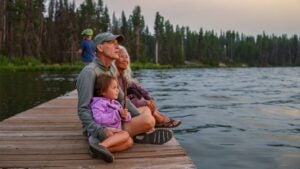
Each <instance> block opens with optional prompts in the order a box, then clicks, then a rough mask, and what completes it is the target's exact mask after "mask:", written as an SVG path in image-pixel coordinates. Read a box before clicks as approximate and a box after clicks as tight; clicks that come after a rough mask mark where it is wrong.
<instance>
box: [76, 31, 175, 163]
mask: <svg viewBox="0 0 300 169" xmlns="http://www.w3.org/2000/svg"><path fill="white" fill-rule="evenodd" d="M122 40H123V36H121V35H113V34H112V33H109V32H105V33H100V34H98V35H97V36H96V37H95V38H94V41H95V44H96V57H95V59H94V60H93V62H92V63H90V64H89V65H87V66H85V67H84V68H83V70H82V71H81V72H80V74H79V75H78V79H77V84H76V86H77V90H78V115H79V118H80V120H81V122H82V125H83V128H84V129H85V130H86V131H87V134H88V136H89V143H90V151H92V153H93V154H97V155H99V156H101V157H102V158H103V159H104V160H105V161H107V162H112V161H113V159H112V158H111V154H110V153H109V152H108V150H107V149H105V148H104V149H103V148H102V147H99V146H98V145H97V144H95V142H97V141H99V142H101V141H103V140H104V139H105V138H106V137H107V136H109V135H110V134H111V133H114V132H116V131H115V130H114V129H112V128H105V127H102V126H100V125H99V124H96V123H95V121H94V120H93V118H92V113H91V109H90V101H91V99H92V97H93V91H94V84H95V79H96V76H97V75H99V74H101V73H106V74H109V75H115V70H114V67H113V66H112V62H113V61H114V60H115V59H118V57H119V55H118V52H119V48H118V46H119V42H121V41H122ZM118 101H119V102H121V103H122V102H124V93H123V92H122V89H120V92H119V96H118ZM126 107H127V108H128V111H129V112H130V113H131V115H132V117H133V118H132V120H131V121H130V122H128V123H124V124H123V129H124V130H125V131H127V132H128V133H129V134H130V136H131V137H133V139H134V141H135V142H138V143H146V144H147V143H148V144H163V143H165V142H167V141H169V140H170V139H171V138H172V132H171V131H170V130H168V129H156V130H154V126H155V119H154V117H153V116H152V115H151V111H150V109H144V110H143V112H139V111H138V110H137V109H136V107H135V106H134V105H133V104H132V103H131V102H130V101H129V100H126ZM149 131H151V132H149ZM146 132H147V133H146ZM95 140H96V141H95Z"/></svg>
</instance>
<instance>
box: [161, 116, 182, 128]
mask: <svg viewBox="0 0 300 169" xmlns="http://www.w3.org/2000/svg"><path fill="white" fill-rule="evenodd" d="M180 124H181V121H180V120H174V119H171V118H170V120H169V121H168V122H166V123H161V124H156V125H155V128H175V127H178V126H179V125H180Z"/></svg>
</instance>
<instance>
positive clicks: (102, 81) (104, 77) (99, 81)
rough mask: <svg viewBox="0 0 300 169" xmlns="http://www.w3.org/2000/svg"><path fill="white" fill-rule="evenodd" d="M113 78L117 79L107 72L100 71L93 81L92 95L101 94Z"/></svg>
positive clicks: (97, 95) (98, 95)
mask: <svg viewBox="0 0 300 169" xmlns="http://www.w3.org/2000/svg"><path fill="white" fill-rule="evenodd" d="M113 80H116V81H117V79H116V78H115V77H113V76H110V75H108V74H104V73H102V74H100V75H98V76H97V78H96V81H95V87H94V96H96V97H100V96H102V93H103V92H105V91H106V90H107V89H108V87H109V85H110V84H111V82H112V81H113Z"/></svg>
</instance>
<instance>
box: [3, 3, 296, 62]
mask: <svg viewBox="0 0 300 169" xmlns="http://www.w3.org/2000/svg"><path fill="white" fill-rule="evenodd" d="M199 22H200V21H199ZM86 28H91V29H93V31H94V32H95V34H97V33H100V32H105V31H111V32H113V33H115V34H122V35H124V37H125V41H124V42H123V43H122V45H124V46H125V47H127V49H128V51H129V53H130V55H131V60H132V61H133V62H141V63H157V64H161V65H164V64H169V65H172V66H180V65H184V64H190V63H195V64H200V65H201V64H202V65H208V66H219V65H220V63H222V64H225V65H240V66H241V65H245V66H300V38H299V36H298V35H292V36H288V35H286V34H283V35H274V34H268V33H267V32H263V33H262V34H259V35H256V36H251V35H245V34H243V33H240V32H237V31H233V30H225V31H221V32H215V31H214V30H203V29H202V28H199V30H191V29H190V28H189V27H188V26H180V25H173V24H172V23H170V21H169V20H168V19H167V18H164V16H162V15H161V14H160V13H159V12H156V14H155V23H154V28H151V30H154V31H153V32H152V33H151V31H149V30H150V28H149V27H148V26H147V23H145V20H144V16H143V14H142V9H141V8H140V7H139V6H136V7H135V8H134V9H133V10H132V13H131V14H128V15H127V14H125V12H124V11H123V12H122V14H121V16H120V18H119V17H117V16H115V14H113V15H112V16H110V15H109V9H108V8H107V6H106V5H105V4H104V3H103V1H102V0H85V1H84V2H83V3H82V4H75V1H74V0H73V1H70V0H2V1H0V57H7V58H19V59H24V58H28V57H32V58H35V59H37V60H39V61H41V62H42V63H45V64H56V63H57V64H64V63H75V62H78V61H79V60H80V56H78V54H77V52H76V51H77V50H78V48H79V45H80V42H81V40H82V37H81V31H82V30H84V29H86Z"/></svg>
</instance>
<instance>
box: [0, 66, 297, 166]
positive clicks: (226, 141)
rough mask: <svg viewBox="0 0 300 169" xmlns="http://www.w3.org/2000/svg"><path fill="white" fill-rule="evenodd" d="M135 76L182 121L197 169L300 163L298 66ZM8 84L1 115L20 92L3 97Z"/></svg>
mask: <svg viewBox="0 0 300 169" xmlns="http://www.w3.org/2000/svg"><path fill="white" fill-rule="evenodd" d="M2 76H3V75H1V76H0V80H1V86H0V88H3V87H2V85H3V79H2ZM23 76H24V75H23ZM31 76H32V75H31ZM135 76H136V77H138V79H139V80H140V82H141V83H142V85H143V86H144V87H145V88H147V89H148V90H149V91H150V92H151V94H152V96H153V97H154V98H155V99H156V100H157V104H158V107H159V109H160V110H161V112H163V113H165V114H167V115H168V116H170V117H173V118H178V119H181V120H182V121H183V124H182V125H181V126H179V127H178V128H176V129H175V130H174V132H175V136H176V138H177V139H178V141H179V142H180V144H181V145H182V146H183V147H184V148H185V149H186V150H187V152H188V154H189V155H190V156H191V157H192V159H193V161H194V163H195V164H196V166H197V168H199V169H200V168H203V169H208V168H209V169H220V168H222V169H235V168H242V169H253V168H263V169H277V168H278V169H299V168H300V167H299V166H300V68H243V69H239V68H226V69H221V68H220V69H174V70H141V71H137V72H136V73H135ZM25 77H26V78H29V77H27V76H25ZM74 77H76V75H75V74H69V75H62V74H54V75H53V74H40V75H38V76H37V77H36V78H35V80H37V81H42V82H39V83H38V84H31V86H33V85H40V83H42V84H44V83H46V84H47V85H49V86H48V87H39V86H37V87H26V89H25V90H30V89H32V90H33V91H36V92H39V93H48V92H49V93H57V94H56V95H61V94H64V93H65V92H66V91H70V90H72V89H73V86H74ZM20 78H21V77H20ZM29 79H30V78H29ZM15 81H16V80H15V78H12V81H11V82H10V85H12V84H13V85H15V84H14V83H15ZM27 82H29V80H23V81H22V82H19V83H20V84H18V85H20V86H24V85H27ZM5 83H7V80H6V81H5ZM50 83H53V84H51V85H50ZM50 86H51V87H50ZM5 87H7V86H5ZM15 88H20V87H18V86H15ZM37 88H38V89H39V88H42V89H39V90H37ZM12 89H14V88H9V89H5V90H3V89H0V91H1V114H2V102H3V101H6V100H14V99H16V98H17V97H21V99H20V100H24V95H23V93H22V90H20V91H19V92H20V93H19V92H17V93H14V94H16V95H11V93H10V94H6V95H4V97H5V99H3V93H2V92H6V90H12ZM43 89H44V90H43ZM51 90H53V91H51ZM26 93H27V91H26ZM29 93H32V92H29ZM41 95H43V94H41ZM11 96H13V97H11ZM28 97H29V98H32V97H33V98H35V99H37V100H36V101H35V102H34V105H36V104H39V103H40V102H44V101H46V100H47V99H46V100H43V101H41V100H42V96H41V97H36V96H34V95H30V96H28ZM15 104H18V103H15ZM29 107H30V106H29ZM9 108H10V109H11V110H12V108H13V107H11V106H9Z"/></svg>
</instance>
